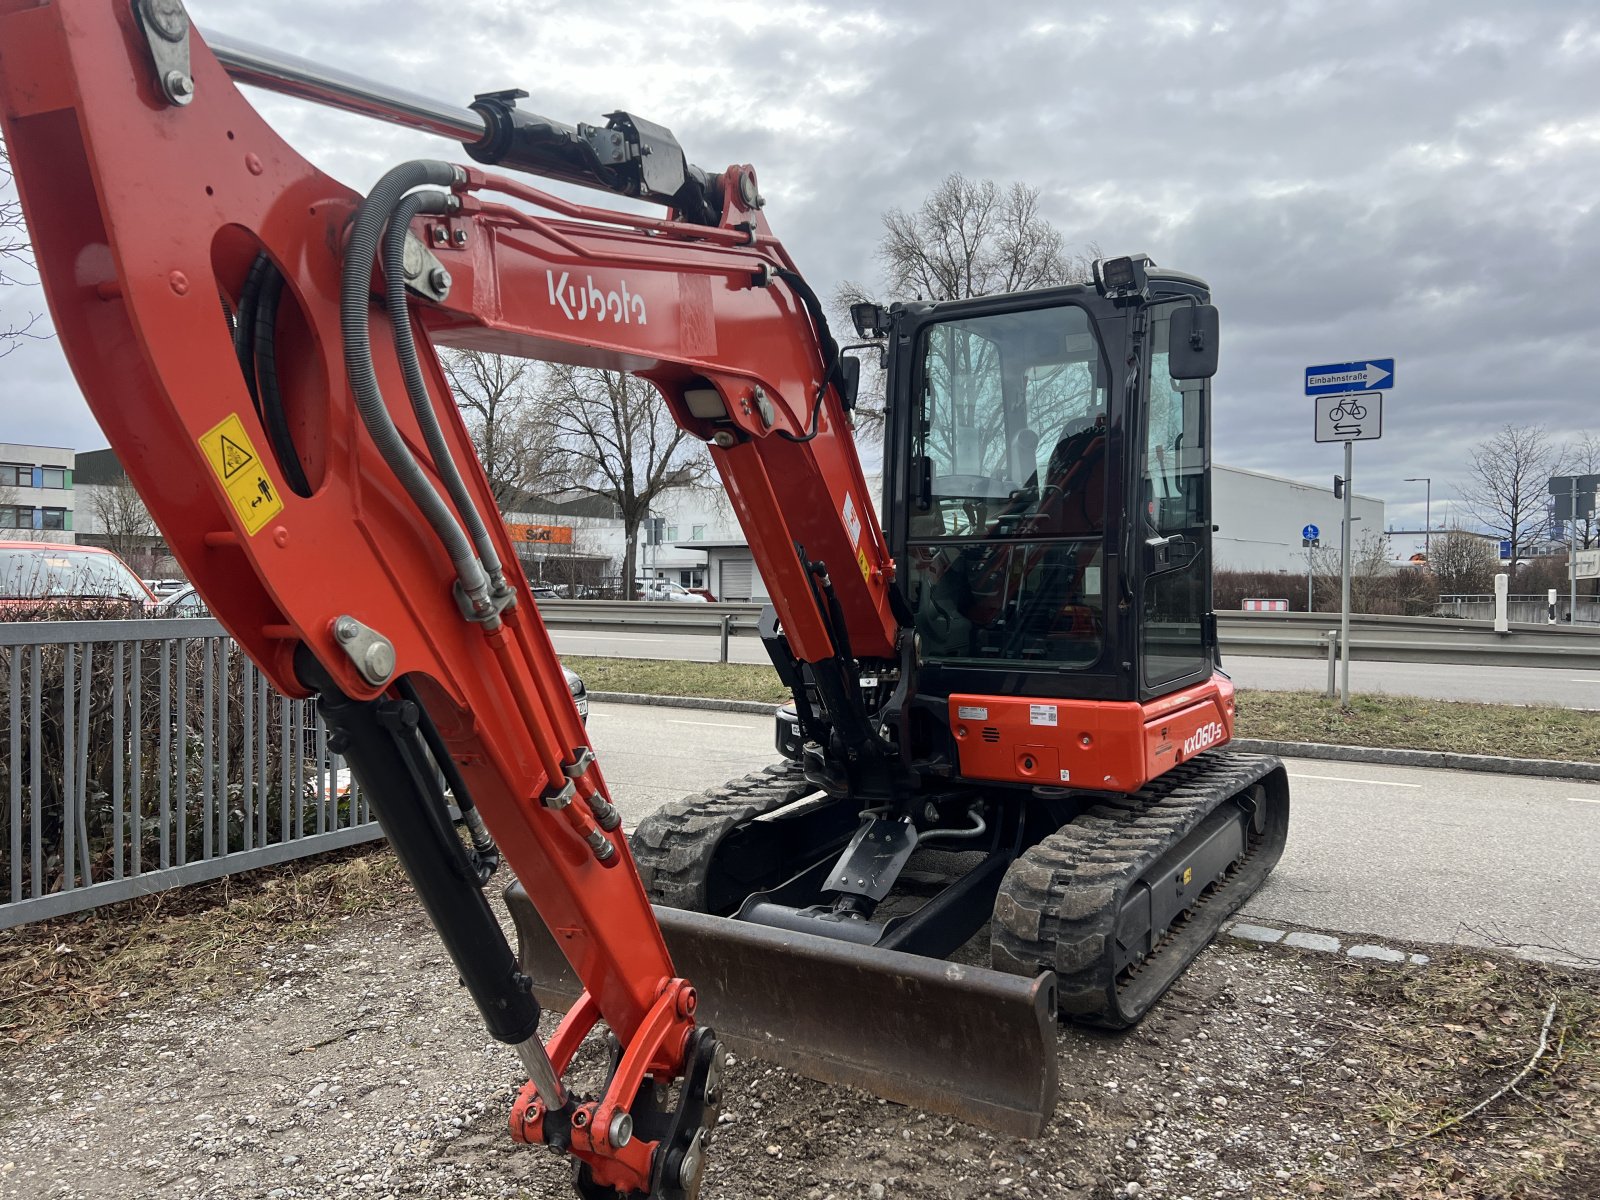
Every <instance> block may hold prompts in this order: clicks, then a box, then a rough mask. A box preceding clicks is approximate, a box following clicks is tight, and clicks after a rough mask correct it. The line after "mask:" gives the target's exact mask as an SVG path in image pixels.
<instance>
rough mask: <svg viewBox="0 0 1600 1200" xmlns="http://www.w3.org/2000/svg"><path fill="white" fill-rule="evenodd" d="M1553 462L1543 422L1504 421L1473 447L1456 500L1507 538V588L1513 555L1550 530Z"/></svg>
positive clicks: (1553, 450)
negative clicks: (1509, 548)
mask: <svg viewBox="0 0 1600 1200" xmlns="http://www.w3.org/2000/svg"><path fill="white" fill-rule="evenodd" d="M1558 461H1559V459H1558V455H1557V454H1556V452H1555V449H1554V448H1553V447H1552V446H1551V445H1550V436H1549V434H1547V433H1546V432H1545V430H1544V427H1543V426H1542V425H1511V424H1507V425H1506V426H1505V427H1504V428H1502V429H1501V430H1500V431H1499V432H1497V433H1495V434H1494V435H1493V436H1491V437H1488V438H1486V439H1484V440H1483V441H1481V442H1479V443H1478V445H1477V446H1476V447H1475V448H1474V449H1473V451H1472V461H1471V464H1470V467H1469V476H1468V479H1467V482H1466V483H1465V484H1464V485H1463V486H1462V487H1461V498H1462V499H1463V500H1465V501H1466V504H1467V508H1468V509H1469V510H1470V511H1471V513H1472V515H1473V516H1474V517H1476V518H1477V519H1478V520H1479V521H1480V522H1481V523H1482V524H1483V525H1484V527H1485V528H1487V529H1488V530H1489V531H1490V532H1492V533H1493V534H1494V535H1495V536H1496V537H1499V538H1505V539H1509V540H1510V542H1511V545H1512V549H1513V551H1514V553H1513V555H1512V566H1511V574H1512V577H1513V578H1512V583H1513V589H1512V590H1515V586H1514V585H1515V582H1516V580H1515V576H1516V558H1517V556H1518V555H1520V554H1521V553H1522V552H1523V550H1524V549H1525V548H1526V547H1527V546H1528V544H1529V543H1530V542H1532V541H1533V540H1534V539H1536V538H1538V537H1540V536H1541V535H1542V534H1544V533H1545V532H1546V531H1547V530H1548V529H1549V525H1550V510H1549V506H1548V499H1549V490H1550V489H1549V483H1550V476H1551V475H1552V474H1554V473H1555V467H1556V463H1557V462H1558Z"/></svg>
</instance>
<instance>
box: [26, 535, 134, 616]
mask: <svg viewBox="0 0 1600 1200" xmlns="http://www.w3.org/2000/svg"><path fill="white" fill-rule="evenodd" d="M155 602H156V598H155V596H154V595H152V594H151V592H150V589H149V588H147V587H145V585H144V581H143V580H142V579H140V578H139V577H138V576H137V575H136V574H134V573H133V571H132V570H131V569H130V568H129V566H128V564H127V563H125V562H123V561H122V560H121V559H120V558H118V557H117V556H116V555H115V554H113V553H111V551H109V550H99V549H96V548H95V547H93V546H57V545H54V544H52V543H48V542H0V617H9V618H12V619H15V618H17V617H20V616H24V615H27V614H30V613H32V612H36V611H37V612H40V613H41V615H55V614H54V613H53V612H51V611H49V610H54V609H57V608H67V609H69V610H70V611H69V612H67V613H64V614H62V615H65V616H80V615H82V616H111V615H119V614H118V613H117V612H115V611H113V610H126V609H128V608H130V607H131V608H133V609H134V610H136V611H138V612H144V611H145V610H147V609H149V608H151V607H152V606H153V605H154V604H155Z"/></svg>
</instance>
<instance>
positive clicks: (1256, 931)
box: [1228, 921, 1283, 942]
mask: <svg viewBox="0 0 1600 1200" xmlns="http://www.w3.org/2000/svg"><path fill="white" fill-rule="evenodd" d="M1228 933H1229V935H1230V936H1231V937H1236V938H1243V939H1244V940H1245V941H1247V942H1276V941H1278V940H1279V939H1281V938H1282V937H1283V930H1281V929H1273V928H1271V927H1269V926H1266V925H1249V924H1246V923H1245V922H1243V921H1240V922H1239V923H1238V924H1237V925H1234V926H1232V927H1231V928H1230V929H1229V930H1228Z"/></svg>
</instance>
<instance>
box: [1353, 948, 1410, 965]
mask: <svg viewBox="0 0 1600 1200" xmlns="http://www.w3.org/2000/svg"><path fill="white" fill-rule="evenodd" d="M1345 953H1346V954H1348V955H1349V956H1350V957H1351V958H1375V959H1377V960H1378V961H1379V962H1392V963H1397V962H1405V960H1406V956H1405V952H1404V951H1402V950H1392V949H1390V948H1389V947H1388V946H1351V947H1350V949H1348V950H1346V951H1345Z"/></svg>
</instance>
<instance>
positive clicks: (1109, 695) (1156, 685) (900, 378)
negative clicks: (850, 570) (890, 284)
mask: <svg viewBox="0 0 1600 1200" xmlns="http://www.w3.org/2000/svg"><path fill="white" fill-rule="evenodd" d="M1208 301H1209V292H1208V289H1207V287H1206V285H1205V284H1204V283H1203V282H1202V281H1201V280H1198V279H1196V278H1194V277H1193V276H1189V275H1182V274H1179V273H1176V272H1163V271H1157V270H1155V269H1153V268H1152V267H1151V266H1150V265H1149V264H1148V262H1147V261H1146V260H1143V259H1121V260H1113V261H1112V262H1110V263H1107V264H1105V265H1104V267H1103V268H1101V266H1100V264H1097V270H1096V284H1095V285H1082V286H1072V287H1062V288H1053V289H1050V290H1046V291H1036V292H1027V293H1018V294H1013V295H1003V296H987V297H982V298H979V299H973V300H960V301H951V302H946V303H940V304H926V303H919V304H910V305H895V306H894V307H893V308H891V309H890V310H888V312H887V313H885V314H883V317H882V320H881V324H882V326H883V327H884V328H883V332H884V333H886V334H887V335H888V337H889V345H890V365H889V429H888V435H887V436H888V452H887V454H886V459H887V469H886V473H885V497H884V514H885V525H886V533H887V535H888V537H889V541H890V545H891V547H892V548H893V551H894V553H895V556H896V558H897V560H898V568H899V576H898V577H899V579H900V580H902V581H903V587H904V591H905V595H906V599H907V601H908V602H909V606H910V609H911V612H912V614H913V616H914V622H915V632H916V635H917V638H918V639H919V650H920V654H919V657H920V661H921V664H922V669H921V670H920V671H919V677H918V688H917V690H918V693H919V696H920V697H922V698H923V699H924V700H925V701H927V702H929V703H932V704H938V703H940V702H941V701H942V698H944V697H948V696H949V695H951V694H954V693H980V694H983V693H1006V694H1013V695H1019V694H1020V695H1035V696H1039V697H1041V698H1050V697H1060V698H1067V699H1087V700H1096V699H1099V700H1125V701H1126V700H1133V701H1143V700H1148V699H1151V698H1153V697H1157V696H1161V695H1165V694H1168V693H1170V692H1174V691H1178V690H1180V689H1182V688H1184V687H1187V686H1190V685H1192V684H1194V683H1196V682H1200V681H1202V680H1205V679H1207V678H1209V677H1210V675H1211V673H1212V671H1213V669H1214V667H1215V662H1216V658H1215V637H1214V633H1213V630H1214V621H1213V620H1212V619H1211V617H1210V608H1211V525H1210V509H1211V497H1210V485H1209V466H1210V429H1209V420H1208V409H1209V400H1210V385H1209V377H1210V375H1211V374H1212V373H1213V372H1214V371H1215V362H1216V353H1215V350H1216V320H1215V309H1212V308H1210V306H1209V304H1208ZM1175 325H1176V326H1177V327H1178V339H1177V340H1178V346H1179V353H1178V354H1177V356H1176V357H1174V355H1173V354H1172V351H1171V343H1172V341H1173V331H1174V326H1175ZM1175 370H1176V371H1177V372H1178V373H1179V374H1180V375H1185V376H1188V377H1187V378H1175V377H1174V374H1173V372H1174V371H1175ZM1021 676H1026V678H1021Z"/></svg>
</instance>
